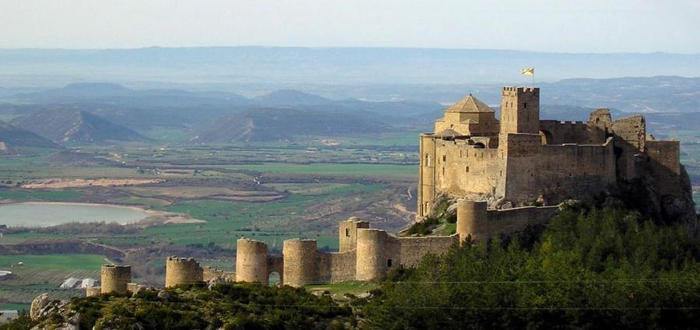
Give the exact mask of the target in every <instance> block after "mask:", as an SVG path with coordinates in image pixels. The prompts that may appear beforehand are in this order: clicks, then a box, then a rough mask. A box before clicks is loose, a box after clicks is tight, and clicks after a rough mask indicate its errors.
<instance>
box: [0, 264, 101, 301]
mask: <svg viewBox="0 0 700 330" xmlns="http://www.w3.org/2000/svg"><path fill="white" fill-rule="evenodd" d="M19 262H22V265H20V264H19ZM106 262H107V261H106V260H105V258H104V257H103V256H100V255H94V254H47V255H10V256H8V255H5V256H0V270H9V271H11V272H12V277H11V278H10V279H6V280H3V281H0V303H1V304H27V303H29V302H31V301H32V299H33V298H34V297H36V296H37V295H39V294H42V293H44V292H46V293H49V295H50V296H52V297H55V298H60V299H66V298H69V297H74V296H79V295H82V291H80V290H64V289H59V285H60V284H61V283H62V282H63V281H64V280H65V279H67V278H69V277H76V278H81V279H82V278H86V277H91V278H94V279H99V276H100V266H101V265H102V264H104V263H106Z"/></svg>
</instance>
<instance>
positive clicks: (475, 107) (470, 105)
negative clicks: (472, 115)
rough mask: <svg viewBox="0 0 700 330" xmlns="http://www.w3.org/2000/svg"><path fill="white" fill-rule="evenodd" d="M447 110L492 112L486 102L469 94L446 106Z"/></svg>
mask: <svg viewBox="0 0 700 330" xmlns="http://www.w3.org/2000/svg"><path fill="white" fill-rule="evenodd" d="M447 112H494V111H493V109H491V108H490V107H489V106H488V105H486V103H484V102H481V101H479V99H477V98H476V97H474V96H472V95H471V94H469V95H467V96H465V97H464V98H463V99H461V100H459V101H457V103H455V104H453V105H451V106H450V107H449V108H447Z"/></svg>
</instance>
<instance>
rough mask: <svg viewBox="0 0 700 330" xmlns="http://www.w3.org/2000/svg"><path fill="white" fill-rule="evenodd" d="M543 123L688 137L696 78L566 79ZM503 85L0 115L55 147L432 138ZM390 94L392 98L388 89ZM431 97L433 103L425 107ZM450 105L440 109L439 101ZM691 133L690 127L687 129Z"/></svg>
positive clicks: (271, 95) (42, 94)
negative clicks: (451, 114) (636, 120)
mask: <svg viewBox="0 0 700 330" xmlns="http://www.w3.org/2000/svg"><path fill="white" fill-rule="evenodd" d="M538 85H539V86H540V88H541V93H540V94H541V97H542V99H541V107H542V108H541V116H542V118H546V119H559V120H586V119H587V117H588V114H589V113H590V111H591V110H592V109H594V108H597V107H608V108H611V109H613V112H614V113H615V115H616V116H617V117H619V116H622V115H625V113H630V112H632V113H640V112H641V113H644V114H645V115H647V118H649V119H650V120H653V121H654V122H656V123H658V124H659V125H658V126H659V127H677V128H688V127H689V126H693V123H696V122H697V121H696V120H695V119H696V118H698V117H700V115H698V114H699V113H700V97H699V96H700V92H699V91H700V78H682V77H665V76H664V77H651V78H615V79H567V80H562V81H559V82H555V83H542V84H538ZM500 87H501V86H499V85H436V86H431V87H426V86H419V85H416V86H413V87H411V88H412V89H407V88H408V87H406V86H403V87H401V88H399V89H398V92H397V93H407V92H410V91H412V93H411V94H412V95H413V97H412V98H410V99H404V98H401V97H397V98H396V99H393V100H388V101H367V100H361V99H357V98H341V99H337V98H330V97H324V96H320V95H316V94H312V93H308V92H302V91H299V90H292V89H281V90H275V91H271V92H268V93H266V94H262V95H258V96H255V97H244V96H242V95H239V94H236V93H231V92H216V91H194V90H179V89H142V90H140V89H133V88H127V87H125V86H122V85H120V84H114V83H78V84H70V85H67V86H65V87H63V88H51V89H43V90H34V91H31V92H26V91H22V92H19V93H15V94H11V95H7V96H4V97H2V96H0V102H4V103H0V115H2V116H3V117H4V118H8V117H9V118H15V119H14V120H13V122H12V123H13V124H14V125H15V126H18V127H19V128H24V129H27V130H29V131H31V132H34V133H36V134H38V135H40V136H43V137H46V138H48V139H50V140H52V141H54V142H56V143H61V144H66V143H107V142H114V141H145V140H146V139H145V138H144V136H149V133H150V132H151V131H152V130H158V129H160V128H166V129H169V130H178V131H179V133H178V134H181V135H183V136H185V139H191V141H194V142H198V143H220V142H231V141H262V140H288V139H291V138H293V137H294V136H318V135H328V136H344V135H352V134H365V133H376V132H383V131H387V130H401V129H410V130H412V131H415V130H427V129H430V127H431V125H432V123H433V121H434V120H435V119H436V118H438V117H440V116H441V115H442V111H443V109H444V108H445V106H446V105H447V104H449V103H451V102H454V101H455V100H458V99H460V98H461V97H463V96H464V95H465V94H467V93H473V94H474V95H476V96H477V97H478V98H479V99H480V100H482V101H485V102H486V103H487V104H491V105H492V106H493V107H494V109H495V110H498V109H496V107H495V106H494V105H497V104H498V103H499V100H500ZM385 88H387V89H386V90H385V91H384V92H385V93H390V92H391V90H392V89H391V88H390V87H387V86H385ZM425 97H427V98H425ZM440 99H442V100H446V101H445V102H441V103H439V102H437V100H440ZM689 128H691V129H692V128H693V127H689Z"/></svg>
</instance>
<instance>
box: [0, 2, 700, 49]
mask: <svg viewBox="0 0 700 330" xmlns="http://www.w3.org/2000/svg"><path fill="white" fill-rule="evenodd" d="M0 22H2V25H1V26H0V48H134V47H149V46H239V45H263V46H310V47H331V46H343V47H348V46H365V47H384V46H386V47H438V48H483V49H518V50H538V51H556V52H597V53H599V52H656V51H663V52H681V53H700V0H656V1H652V0H637V1H633V0H621V1H614V0H602V1H597V0H596V1H585V0H578V1H567V0H552V1H540V0H518V1H511V0H493V1H467V0H442V1H439V0H432V1H424V0H403V1H400V0H277V1H273V0H228V1H225V0H109V1H108V0H0Z"/></svg>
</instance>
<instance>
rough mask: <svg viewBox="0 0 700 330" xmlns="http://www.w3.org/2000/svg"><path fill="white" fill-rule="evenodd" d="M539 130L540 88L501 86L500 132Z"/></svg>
mask: <svg viewBox="0 0 700 330" xmlns="http://www.w3.org/2000/svg"><path fill="white" fill-rule="evenodd" d="M539 132H540V89H539V88H536V87H503V90H502V91H501V134H508V133H527V134H539Z"/></svg>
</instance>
